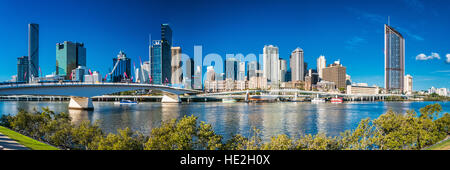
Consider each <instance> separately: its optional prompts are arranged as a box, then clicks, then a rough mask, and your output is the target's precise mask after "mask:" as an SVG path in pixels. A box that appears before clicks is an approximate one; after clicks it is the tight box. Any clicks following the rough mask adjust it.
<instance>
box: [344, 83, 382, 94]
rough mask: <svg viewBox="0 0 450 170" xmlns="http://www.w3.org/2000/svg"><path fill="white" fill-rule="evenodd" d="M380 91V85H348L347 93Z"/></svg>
mask: <svg viewBox="0 0 450 170" xmlns="http://www.w3.org/2000/svg"><path fill="white" fill-rule="evenodd" d="M379 91H380V88H379V87H376V86H373V87H370V86H358V85H347V91H346V92H347V94H361V95H375V94H378V93H379Z"/></svg>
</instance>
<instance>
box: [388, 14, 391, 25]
mask: <svg viewBox="0 0 450 170" xmlns="http://www.w3.org/2000/svg"><path fill="white" fill-rule="evenodd" d="M388 26H391V16H388Z"/></svg>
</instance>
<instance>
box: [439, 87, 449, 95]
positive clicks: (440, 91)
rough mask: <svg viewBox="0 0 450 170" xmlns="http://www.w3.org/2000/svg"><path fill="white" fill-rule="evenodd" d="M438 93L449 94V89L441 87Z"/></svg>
mask: <svg viewBox="0 0 450 170" xmlns="http://www.w3.org/2000/svg"><path fill="white" fill-rule="evenodd" d="M437 94H439V95H440V96H448V90H447V88H439V89H437Z"/></svg>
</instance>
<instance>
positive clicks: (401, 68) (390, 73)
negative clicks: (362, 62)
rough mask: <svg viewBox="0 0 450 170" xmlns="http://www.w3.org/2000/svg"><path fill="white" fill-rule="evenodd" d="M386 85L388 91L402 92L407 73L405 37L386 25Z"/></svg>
mask: <svg viewBox="0 0 450 170" xmlns="http://www.w3.org/2000/svg"><path fill="white" fill-rule="evenodd" d="M384 46H385V47H384V61H385V63H384V68H385V72H384V85H385V88H386V90H387V91H388V92H393V93H402V92H403V90H404V89H403V88H404V85H403V83H404V74H405V39H404V38H403V36H402V35H401V34H400V33H399V32H398V31H396V30H395V29H394V28H392V27H390V26H388V25H384Z"/></svg>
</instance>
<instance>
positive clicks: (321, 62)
mask: <svg viewBox="0 0 450 170" xmlns="http://www.w3.org/2000/svg"><path fill="white" fill-rule="evenodd" d="M325 67H327V61H326V59H325V56H323V55H321V56H320V57H319V58H317V72H318V73H319V78H322V77H323V71H322V70H323V69H324V68H325Z"/></svg>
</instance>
